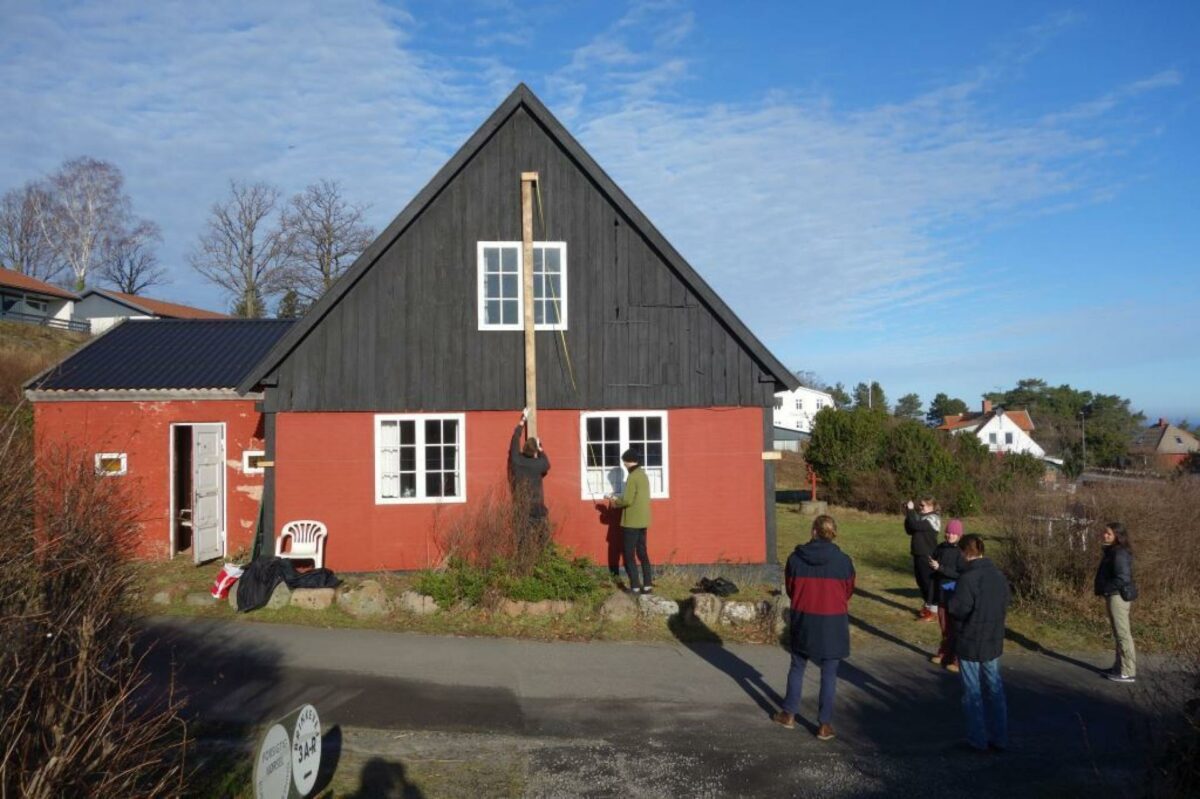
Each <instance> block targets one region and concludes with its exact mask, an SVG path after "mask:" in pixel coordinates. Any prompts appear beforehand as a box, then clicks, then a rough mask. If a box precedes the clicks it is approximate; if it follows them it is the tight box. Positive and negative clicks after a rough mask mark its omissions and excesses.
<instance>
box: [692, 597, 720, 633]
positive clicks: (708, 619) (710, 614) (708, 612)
mask: <svg viewBox="0 0 1200 799" xmlns="http://www.w3.org/2000/svg"><path fill="white" fill-rule="evenodd" d="M721 605H722V602H721V597H719V596H717V595H716V594H704V593H701V594H694V595H693V596H692V601H691V602H688V603H687V610H686V613H685V615H684V621H685V622H686V623H687V624H689V625H691V626H693V627H709V628H712V627H716V626H717V624H719V623H720V621H721Z"/></svg>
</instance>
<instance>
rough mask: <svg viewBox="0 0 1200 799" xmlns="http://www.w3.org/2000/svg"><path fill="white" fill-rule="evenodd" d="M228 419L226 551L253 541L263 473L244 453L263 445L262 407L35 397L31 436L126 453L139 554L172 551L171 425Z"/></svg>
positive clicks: (55, 445)
mask: <svg viewBox="0 0 1200 799" xmlns="http://www.w3.org/2000/svg"><path fill="white" fill-rule="evenodd" d="M206 422H224V423H225V462H226V468H225V530H226V552H227V553H229V554H232V553H234V552H236V551H237V550H238V549H240V548H242V547H247V546H250V545H251V544H252V542H253V538H254V526H255V523H256V522H257V520H258V506H259V502H260V500H261V499H262V485H263V476H262V475H261V474H251V475H248V474H243V473H242V452H243V451H244V450H262V449H264V448H265V447H264V442H263V430H262V414H260V413H258V412H257V411H255V410H254V401H253V400H170V401H152V402H149V401H148V402H70V401H65V402H62V401H60V402H37V403H35V404H34V437H35V442H36V446H37V448H38V451H39V452H56V453H65V454H75V453H78V456H79V457H83V458H86V459H87V460H88V461H89V462H90V461H91V460H92V458H93V457H94V455H95V454H96V453H98V452H124V453H126V471H127V473H126V474H125V475H123V476H121V477H113V478H110V479H113V480H122V481H125V482H126V483H127V484H128V487H129V496H130V497H131V498H133V499H134V500H135V501H137V502H138V511H139V522H140V524H141V526H142V537H141V546H140V548H139V551H138V552H137V553H136V554H138V555H139V556H141V557H160V558H165V557H167V555H168V553H169V551H170V514H171V425H172V424H174V423H206Z"/></svg>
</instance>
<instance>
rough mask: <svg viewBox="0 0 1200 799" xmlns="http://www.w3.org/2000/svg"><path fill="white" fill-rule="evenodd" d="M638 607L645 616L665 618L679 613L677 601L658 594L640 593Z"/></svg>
mask: <svg viewBox="0 0 1200 799" xmlns="http://www.w3.org/2000/svg"><path fill="white" fill-rule="evenodd" d="M638 609H639V610H641V612H642V613H644V614H646V615H647V616H662V617H664V618H667V617H670V616H674V615H675V614H677V613H679V603H678V602H676V601H675V600H673V599H667V598H666V597H661V596H659V595H658V594H642V595H641V596H639V597H638Z"/></svg>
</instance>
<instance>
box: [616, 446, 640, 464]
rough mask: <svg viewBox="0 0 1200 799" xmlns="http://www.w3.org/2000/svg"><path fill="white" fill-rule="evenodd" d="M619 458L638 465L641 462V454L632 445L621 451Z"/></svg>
mask: <svg viewBox="0 0 1200 799" xmlns="http://www.w3.org/2000/svg"><path fill="white" fill-rule="evenodd" d="M621 460H623V461H624V462H625V463H636V464H638V465H639V466H640V465H641V463H642V454H641V453H640V452H638V451H637V450H636V449H634V448H633V447H630V448H629V449H627V450H625V451H624V452H622V453H621Z"/></svg>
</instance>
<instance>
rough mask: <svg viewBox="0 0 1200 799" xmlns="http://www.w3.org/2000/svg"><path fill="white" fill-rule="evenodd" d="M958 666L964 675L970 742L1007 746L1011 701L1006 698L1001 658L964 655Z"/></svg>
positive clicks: (977, 745) (978, 747)
mask: <svg viewBox="0 0 1200 799" xmlns="http://www.w3.org/2000/svg"><path fill="white" fill-rule="evenodd" d="M958 668H959V674H961V675H962V687H963V697H962V706H963V713H964V714H965V715H966V717H967V743H969V744H970V745H971V746H973V747H975V748H976V749H987V748H988V744H991V745H993V746H996V747H999V748H1001V749H1003V748H1005V747H1007V746H1008V705H1007V704H1006V703H1005V701H1004V683H1003V682H1001V681H1000V658H996V659H995V660H988V661H983V662H980V661H978V660H963V659H961V658H960V659H959V661H958ZM985 694H986V695H987V696H986V703H985V700H984V695H985ZM985 704H986V705H987V710H986V717H985V711H984V705H985Z"/></svg>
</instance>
